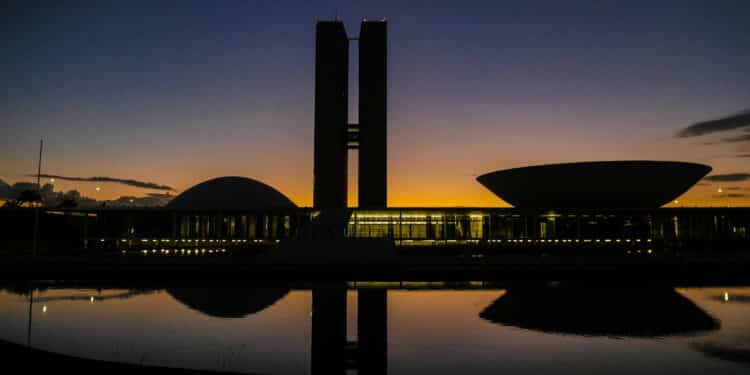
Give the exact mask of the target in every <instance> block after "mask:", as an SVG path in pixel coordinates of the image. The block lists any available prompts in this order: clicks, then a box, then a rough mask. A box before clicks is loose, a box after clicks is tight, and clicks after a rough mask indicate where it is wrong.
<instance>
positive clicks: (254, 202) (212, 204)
mask: <svg viewBox="0 0 750 375" xmlns="http://www.w3.org/2000/svg"><path fill="white" fill-rule="evenodd" d="M294 207H297V206H296V205H295V204H294V202H292V201H291V200H290V199H289V198H287V197H286V196H285V195H284V194H282V193H281V192H279V191H278V190H276V189H274V188H273V187H271V186H268V185H266V184H264V183H262V182H260V181H257V180H253V179H250V178H246V177H219V178H214V179H211V180H208V181H204V182H201V183H199V184H197V185H195V186H193V187H191V188H190V189H187V190H185V191H184V192H182V194H180V195H178V196H176V197H175V198H174V199H172V201H171V202H169V203H168V204H167V208H172V209H178V210H220V209H238V210H254V209H267V208H294Z"/></svg>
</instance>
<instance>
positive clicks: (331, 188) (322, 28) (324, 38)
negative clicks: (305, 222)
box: [313, 21, 349, 208]
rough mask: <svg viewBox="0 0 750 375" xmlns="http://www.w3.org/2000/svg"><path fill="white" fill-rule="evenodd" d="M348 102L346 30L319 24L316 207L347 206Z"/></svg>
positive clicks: (339, 25)
mask: <svg viewBox="0 0 750 375" xmlns="http://www.w3.org/2000/svg"><path fill="white" fill-rule="evenodd" d="M348 100H349V38H348V37H347V35H346V29H345V28H344V24H343V23H341V22H339V21H322V22H318V23H317V25H316V28H315V160H314V167H313V174H314V182H313V184H314V186H313V204H314V206H315V207H319V208H345V207H346V202H347V187H346V185H347V167H348V163H347V161H348V160H347V153H348V149H347V126H348V124H347V123H348Z"/></svg>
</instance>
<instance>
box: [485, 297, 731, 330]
mask: <svg viewBox="0 0 750 375" xmlns="http://www.w3.org/2000/svg"><path fill="white" fill-rule="evenodd" d="M479 316H480V317H481V318H483V319H486V320H488V321H491V322H493V323H497V324H502V325H506V326H513V327H518V328H524V329H530V330H537V331H543V332H549V333H561V334H573V335H586V336H633V337H654V336H669V335H680V334H691V333H696V332H700V331H707V330H715V329H718V328H719V322H718V321H717V320H715V319H714V318H713V317H711V316H710V315H708V314H707V313H706V312H705V311H703V310H701V309H700V308H699V307H698V306H696V305H695V304H694V303H693V302H691V301H690V300H689V299H687V298H685V297H683V296H682V295H681V294H679V293H677V292H676V291H675V290H674V289H672V288H670V287H646V288H643V289H638V288H625V287H623V288H591V287H576V286H559V287H551V286H539V287H520V288H511V289H508V291H507V292H506V293H505V294H504V295H503V296H501V297H500V298H498V299H497V300H495V302H493V303H492V304H491V305H489V306H487V307H486V308H485V309H484V310H483V311H482V312H481V313H480V314H479Z"/></svg>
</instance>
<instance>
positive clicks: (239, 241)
mask: <svg viewBox="0 0 750 375" xmlns="http://www.w3.org/2000/svg"><path fill="white" fill-rule="evenodd" d="M99 241H101V242H105V241H106V239H104V238H102V239H100V240H99ZM270 241H275V242H279V240H257V239H256V240H225V239H222V240H213V239H210V240H206V239H201V240H199V239H195V240H191V239H182V240H170V239H167V238H163V239H156V238H154V239H148V238H141V242H143V243H148V242H153V243H159V242H167V243H169V242H175V243H179V242H182V243H192V242H195V243H201V242H203V243H206V242H208V243H214V242H216V243H227V242H231V243H247V242H250V243H263V242H270ZM120 242H128V239H127V238H123V239H120Z"/></svg>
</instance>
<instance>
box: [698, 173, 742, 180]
mask: <svg viewBox="0 0 750 375" xmlns="http://www.w3.org/2000/svg"><path fill="white" fill-rule="evenodd" d="M703 180H705V181H711V182H738V181H747V180H750V173H727V174H715V175H713V176H708V177H704V178H703Z"/></svg>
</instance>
